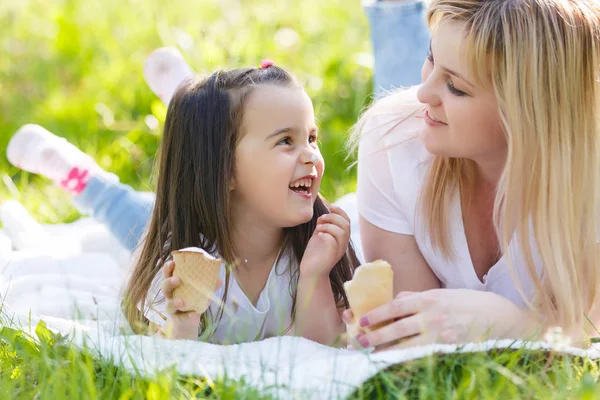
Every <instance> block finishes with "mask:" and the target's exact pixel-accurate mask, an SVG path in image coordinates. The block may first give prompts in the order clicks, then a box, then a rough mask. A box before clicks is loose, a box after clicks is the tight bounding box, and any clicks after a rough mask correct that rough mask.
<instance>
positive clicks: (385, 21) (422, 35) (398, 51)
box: [364, 0, 430, 93]
mask: <svg viewBox="0 0 600 400" xmlns="http://www.w3.org/2000/svg"><path fill="white" fill-rule="evenodd" d="M364 10H365V14H366V16H367V18H368V20H369V25H370V29H371V41H372V42H373V55H374V58H375V69H374V85H375V91H376V92H378V93H379V92H381V91H385V90H391V89H394V88H399V87H407V86H413V85H418V84H420V83H421V67H422V66H423V62H424V61H425V58H426V57H427V52H428V50H429V40H430V34H429V28H428V26H427V22H426V20H425V14H426V10H427V5H426V4H425V2H424V1H423V0H415V1H385V2H380V1H379V2H370V3H369V4H364Z"/></svg>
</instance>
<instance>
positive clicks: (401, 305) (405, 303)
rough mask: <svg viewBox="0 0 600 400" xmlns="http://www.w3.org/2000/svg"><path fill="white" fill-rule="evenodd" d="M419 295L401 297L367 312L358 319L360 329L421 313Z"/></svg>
mask: <svg viewBox="0 0 600 400" xmlns="http://www.w3.org/2000/svg"><path fill="white" fill-rule="evenodd" d="M420 295H421V294H420V293H415V294H412V295H410V296H402V297H399V298H396V299H394V300H392V301H391V302H389V303H387V304H384V305H382V306H379V307H377V308H376V309H374V310H372V311H369V312H368V313H366V314H365V315H363V317H362V318H361V319H360V321H359V324H360V326H362V327H366V326H371V325H378V324H380V323H383V322H388V321H392V320H394V319H396V318H403V317H408V316H410V315H413V314H416V313H418V312H419V311H421V308H422V300H421V296H420Z"/></svg>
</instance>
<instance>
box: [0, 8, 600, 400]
mask: <svg viewBox="0 0 600 400" xmlns="http://www.w3.org/2000/svg"><path fill="white" fill-rule="evenodd" d="M368 33H369V32H368V26H367V24H366V20H365V18H364V16H363V14H362V10H361V8H360V4H359V1H358V0H353V1H348V0H327V1H323V0H302V1H300V0H295V1H291V0H289V1H286V0H219V1H217V0H212V1H211V0H195V1H175V2H166V1H164V0H143V1H139V0H105V1H100V0H96V1H91V0H85V1H83V0H82V1H76V0H54V1H51V2H49V1H45V0H2V2H0V91H1V93H2V96H0V201H3V200H6V199H9V198H14V199H17V200H19V201H20V202H21V203H23V204H24V205H25V207H26V208H27V209H28V210H29V211H30V212H31V213H32V214H33V215H34V216H36V218H37V219H38V220H39V221H41V222H66V221H72V220H74V219H76V218H78V216H79V215H78V214H77V212H76V210H75V209H74V208H73V207H72V206H71V205H70V203H69V198H68V197H67V196H66V195H65V194H63V193H62V192H61V191H60V190H58V189H56V188H55V187H54V186H53V185H52V184H50V183H49V182H48V181H47V180H45V179H43V178H40V177H38V176H33V175H30V174H28V173H26V172H22V171H19V170H18V169H16V168H14V167H12V166H11V165H9V163H8V161H7V160H6V159H5V155H4V151H3V149H5V147H6V144H7V143H8V140H9V138H10V136H11V135H12V133H13V132H14V131H15V130H16V129H18V127H19V126H21V125H22V124H25V123H29V122H35V123H39V124H41V125H43V126H45V127H47V128H48V129H50V130H51V131H53V132H55V133H56V134H58V135H60V136H64V137H66V138H67V139H68V140H70V141H71V142H73V143H74V144H76V145H77V146H79V147H80V148H82V149H83V150H84V151H86V152H87V153H89V154H91V155H92V156H94V158H95V159H96V160H97V162H98V163H99V164H100V165H101V166H102V167H103V168H105V169H107V170H109V171H112V172H115V173H117V174H118V175H119V177H120V178H121V181H123V182H125V183H128V184H130V185H132V186H133V187H135V188H137V189H144V190H148V189H150V190H151V189H152V186H151V183H150V172H151V168H152V162H153V157H154V154H155V152H156V149H157V145H158V143H159V139H160V131H161V129H162V122H163V121H164V116H165V112H166V110H165V107H164V106H163V105H162V104H161V103H160V102H159V101H158V100H157V99H156V98H155V97H154V96H153V95H152V93H151V92H150V90H149V89H148V88H147V87H146V85H145V83H144V81H143V78H142V75H141V71H142V65H143V61H144V59H145V57H146V56H147V55H148V54H149V53H150V52H151V51H152V50H153V49H155V48H157V47H161V46H166V45H170V46H176V47H179V48H180V50H181V51H182V53H184V55H185V57H186V59H187V60H188V62H189V63H190V64H191V65H192V67H193V68H194V69H196V70H197V71H210V70H213V69H215V68H233V67H239V66H243V65H257V64H258V63H259V62H260V60H261V59H263V58H270V59H273V60H275V61H276V63H277V64H279V65H282V66H284V67H286V68H287V69H289V70H290V71H292V72H294V73H295V74H296V75H297V76H298V77H299V78H300V79H301V80H303V81H304V82H305V83H306V87H307V90H308V92H309V94H310V96H311V97H312V99H313V101H314V105H315V112H316V115H317V117H318V118H319V120H320V125H321V131H322V133H323V136H322V137H323V139H322V151H323V154H324V155H325V159H326V162H327V170H326V174H325V180H324V182H323V187H322V191H323V193H324V194H325V195H326V197H328V198H330V199H335V198H336V197H339V196H340V195H342V194H344V193H347V192H349V191H352V190H354V188H355V172H354V170H350V171H347V170H346V167H347V163H346V162H345V161H344V158H345V153H344V150H343V146H344V142H345V140H346V134H347V131H348V128H349V127H350V126H351V125H352V124H353V123H354V122H355V121H356V118H357V116H358V114H359V112H360V110H361V109H362V107H363V106H364V105H365V104H366V103H367V102H368V100H369V96H370V88H371V69H370V67H369V65H368V64H369V56H370V45H369V40H368ZM286 35H287V37H288V38H290V40H289V41H288V43H287V44H286V43H283V42H285V40H284V41H282V40H281V38H282V37H284V38H285V36H286ZM148 116H151V117H153V118H156V120H158V122H159V127H158V128H152V127H150V126H149V125H148V124H146V122H145V121H146V119H147V118H148ZM38 336H39V337H40V339H35V340H34V339H33V338H31V337H29V336H27V335H26V334H24V333H23V332H19V331H15V330H13V329H11V328H10V327H8V326H5V327H3V328H2V329H1V330H0V398H17V399H30V398H36V399H63V398H65V399H66V398H69V399H78V398H81V399H95V398H98V399H137V398H140V399H141V398H149V399H163V398H176V399H177V398H190V397H193V398H223V399H238V398H241V399H244V398H251V399H255V398H265V396H264V394H261V393H258V392H256V390H254V389H252V388H250V387H249V386H248V385H247V384H245V383H244V382H240V381H237V382H232V381H227V380H223V381H216V382H211V381H206V380H202V379H198V378H195V377H185V376H179V375H177V373H176V372H175V371H172V370H169V371H163V372H162V373H160V374H159V375H158V376H157V377H156V378H154V379H152V380H148V379H144V378H141V377H137V376H134V375H132V374H130V373H128V372H127V371H126V370H125V369H123V368H118V367H115V366H114V365H113V363H112V362H110V361H108V360H99V359H97V358H95V357H94V355H93V353H92V352H90V351H87V350H80V349H76V348H75V347H73V346H72V345H70V344H69V342H68V340H67V339H66V338H62V337H60V336H57V335H54V334H52V333H50V332H48V331H47V330H46V329H44V327H43V326H39V327H38ZM598 375H599V372H598V364H597V363H596V362H590V361H587V360H583V359H579V358H577V357H564V356H559V355H555V354H550V353H544V352H526V351H493V352H490V353H481V354H457V355H444V356H432V357H428V358H426V359H423V360H418V361H413V362H409V363H405V364H403V365H399V366H395V367H393V368H390V369H388V370H386V371H385V372H382V373H380V374H378V375H377V376H376V377H375V378H373V379H371V380H370V381H368V382H367V383H366V384H365V385H364V386H363V387H362V388H361V389H360V390H358V391H357V392H356V393H355V394H354V395H353V398H364V399H374V398H388V397H395V398H422V399H437V398H532V399H533V398H555V399H565V398H581V399H586V398H589V399H592V398H598V397H600V388H599V386H598Z"/></svg>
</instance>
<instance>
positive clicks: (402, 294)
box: [396, 292, 418, 299]
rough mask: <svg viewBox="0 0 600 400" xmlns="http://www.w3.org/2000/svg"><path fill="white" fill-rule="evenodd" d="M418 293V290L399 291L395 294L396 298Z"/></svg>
mask: <svg viewBox="0 0 600 400" xmlns="http://www.w3.org/2000/svg"><path fill="white" fill-rule="evenodd" d="M415 293H418V292H400V293H398V294H397V295H396V298H397V299H401V298H403V297H408V296H412V295H413V294H415Z"/></svg>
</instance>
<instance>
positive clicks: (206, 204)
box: [123, 62, 358, 344]
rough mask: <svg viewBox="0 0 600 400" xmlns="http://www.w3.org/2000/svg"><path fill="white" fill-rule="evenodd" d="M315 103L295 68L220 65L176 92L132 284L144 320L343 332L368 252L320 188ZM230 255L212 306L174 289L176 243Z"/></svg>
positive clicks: (226, 334)
mask: <svg viewBox="0 0 600 400" xmlns="http://www.w3.org/2000/svg"><path fill="white" fill-rule="evenodd" d="M317 138H318V131H317V127H316V125H315V118H314V113H313V107H312V103H311V101H310V99H309V97H308V95H307V94H306V92H305V91H304V90H303V88H302V87H301V86H300V84H299V83H298V82H297V81H296V80H295V79H294V78H293V77H292V76H291V75H290V74H288V73H287V72H286V71H284V70H283V69H281V68H279V67H276V66H274V65H272V63H269V62H266V63H263V66H262V67H261V68H242V69H237V70H232V71H218V72H216V73H214V74H212V75H210V76H209V77H208V78H206V79H204V80H201V81H198V82H193V81H187V82H186V83H184V84H183V85H182V86H180V88H179V89H178V91H177V92H176V93H175V95H174V97H173V98H172V99H171V102H170V104H169V108H168V112H167V118H166V121H165V128H164V137H163V141H162V145H161V150H160V152H159V176H158V185H157V192H156V202H155V206H154V209H153V212H152V218H151V222H150V225H149V227H148V232H147V234H146V236H145V238H144V240H143V242H142V244H141V251H140V255H139V259H138V261H137V263H136V265H135V268H134V270H133V272H132V276H131V279H130V281H129V283H128V285H127V288H126V291H125V295H124V301H123V302H124V308H125V314H126V316H127V318H128V320H129V322H130V323H131V325H132V327H133V328H134V330H136V331H137V332H147V331H148V330H147V327H148V325H149V324H150V323H155V324H157V325H158V326H159V327H160V333H161V334H165V333H166V332H167V330H166V329H165V327H166V326H167V325H169V329H168V333H169V335H170V337H172V338H175V339H196V338H197V337H198V335H199V332H200V333H202V334H203V336H204V337H206V338H207V340H209V341H211V342H214V343H238V342H243V341H253V340H259V339H262V338H265V337H269V336H275V335H282V334H284V333H286V332H289V331H291V332H292V333H293V334H297V335H302V336H305V337H307V338H309V339H312V340H315V341H318V342H321V343H327V344H331V343H333V342H334V341H335V339H336V338H337V337H338V335H339V334H340V333H342V332H343V330H344V324H343V322H342V320H341V318H340V312H341V310H343V309H344V308H347V306H348V304H347V299H346V296H345V294H344V291H343V286H342V285H343V282H345V281H347V280H349V279H351V277H352V273H353V270H354V268H355V267H356V266H357V265H358V261H357V259H356V257H355V255H354V250H353V248H352V246H351V245H350V244H349V238H350V228H349V227H350V221H349V219H348V217H347V215H346V214H345V213H344V212H343V211H342V210H341V209H339V208H338V207H334V206H329V210H330V211H331V212H329V211H328V207H327V206H326V205H325V202H324V200H323V199H322V198H321V197H320V196H319V194H318V190H319V185H320V182H321V179H322V176H323V170H324V163H323V160H322V158H321V156H320V153H319V148H318V144H317ZM191 246H196V247H200V248H202V249H204V250H206V251H207V252H209V253H211V254H212V255H213V256H219V257H220V258H221V259H222V260H223V264H222V267H221V272H220V278H221V280H222V282H223V283H224V284H223V286H222V287H221V288H219V289H218V290H217V291H216V293H215V300H214V301H213V302H212V303H211V305H210V307H209V309H208V311H207V313H206V314H205V315H202V316H200V315H197V313H195V312H187V313H186V312H182V311H181V309H183V308H184V306H185V305H184V304H183V300H182V299H177V298H173V297H172V293H173V290H174V289H175V288H176V287H177V286H179V285H180V284H181V282H180V280H179V278H176V277H173V276H172V273H173V268H174V265H173V262H172V261H170V253H171V252H172V251H174V250H178V249H182V248H186V247H191Z"/></svg>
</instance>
